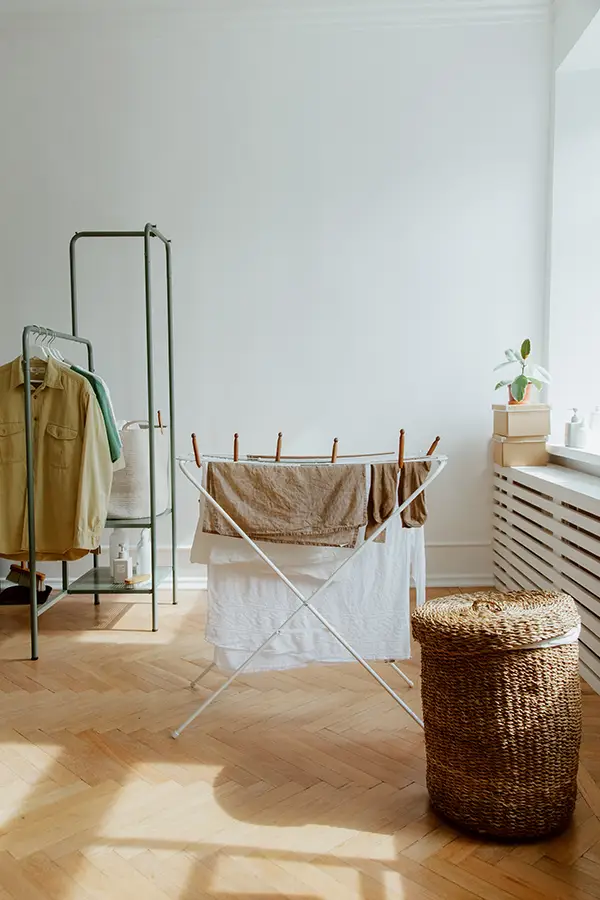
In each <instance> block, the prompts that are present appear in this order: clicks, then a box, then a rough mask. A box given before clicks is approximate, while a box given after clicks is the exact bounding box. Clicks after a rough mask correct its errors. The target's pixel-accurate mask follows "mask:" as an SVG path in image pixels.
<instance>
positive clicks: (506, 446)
mask: <svg viewBox="0 0 600 900" xmlns="http://www.w3.org/2000/svg"><path fill="white" fill-rule="evenodd" d="M492 448H493V457H494V462H495V463H496V465H497V466H506V467H509V468H510V467H511V466H547V465H548V461H549V458H550V455H549V453H548V450H547V449H546V438H545V437H534V438H529V437H527V438H507V437H501V436H498V435H494V439H493V441H492Z"/></svg>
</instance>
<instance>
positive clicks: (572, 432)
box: [565, 408, 579, 447]
mask: <svg viewBox="0 0 600 900" xmlns="http://www.w3.org/2000/svg"><path fill="white" fill-rule="evenodd" d="M578 424H579V416H578V415H577V409H576V408H573V415H572V416H571V420H570V421H569V422H567V424H566V425H565V447H575V446H576V445H575V440H576V429H577V426H578Z"/></svg>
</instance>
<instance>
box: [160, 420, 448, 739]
mask: <svg viewBox="0 0 600 900" xmlns="http://www.w3.org/2000/svg"><path fill="white" fill-rule="evenodd" d="M282 437H283V435H282V433H281V432H279V434H278V437H277V448H276V451H275V455H274V456H269V455H266V456H262V455H255V456H250V455H248V456H247V457H245V458H243V459H240V455H239V436H238V435H237V434H236V435H235V436H234V445H233V455H232V456H226V455H221V456H204V455H203V456H201V455H200V452H199V448H198V443H197V440H196V435H195V434H193V435H192V447H193V451H194V455H193V457H177V462H178V465H179V468H180V469H181V471H182V472H183V474H184V475H185V477H186V478H187V479H188V481H190V482H191V483H192V484H193V485H194V487H195V488H196V490H198V491H199V493H200V494H201V495H202V496H203V497H204V499H205V500H207V501H208V502H209V503H210V504H211V505H212V506H213V507H214V508H215V509H216V510H218V512H219V513H220V514H221V515H222V516H223V518H224V519H225V520H226V521H227V522H228V523H229V525H230V526H231V527H232V528H233V529H234V530H235V531H236V532H237V534H238V535H239V536H240V537H241V538H242V540H244V541H245V542H246V543H247V544H248V545H249V546H250V547H251V548H252V550H253V551H254V552H255V553H256V554H257V556H259V557H260V559H262V561H263V562H264V563H265V564H266V565H267V566H268V567H269V569H271V571H272V572H274V574H275V575H276V576H277V577H278V578H279V579H280V580H281V581H282V582H283V583H284V584H285V585H286V586H287V587H288V588H289V590H290V591H291V592H292V593H293V594H294V595H295V597H296V598H297V599H298V600H299V601H300V605H299V606H297V607H296V609H295V610H294V611H293V612H292V613H291V614H290V615H289V616H288V617H287V618H286V619H285V620H284V621H283V622H282V623H281V625H279V627H278V628H276V629H275V630H274V631H273V632H272V633H271V634H270V635H269V636H268V637H267V638H266V639H265V640H264V641H263V642H262V643H261V644H260V645H259V646H258V647H257V648H256V649H255V650H254V651H253V652H252V653H251V654H250V655H249V656H248V658H247V659H246V660H244V662H243V663H241V665H239V666H238V667H237V669H235V671H233V672H232V673H231V675H230V676H229V677H228V678H227V679H226V680H225V681H224V682H223V683H222V684H221V685H220V686H219V687H218V688H217V689H216V690H214V691H213V692H212V693H211V694H210V695H209V696H208V697H207V698H206V699H205V700H204V701H203V702H202V703H201V704H200V706H199V707H198V708H197V709H196V710H195V711H194V712H193V713H192V715H190V716H189V717H188V718H187V719H186V720H185V722H183V723H182V724H181V725H180V726H179V727H178V728H177V729H175V731H173V732H172V737H173V738H178V737H179V736H180V735H181V734H182V732H183V731H185V729H186V728H187V727H188V725H191V724H192V722H194V721H195V720H196V719H197V718H198V716H200V715H201V714H202V713H203V712H204V711H205V710H206V709H208V707H209V706H210V705H211V704H212V703H214V702H215V700H216V699H217V698H218V697H219V696H220V695H221V694H222V693H223V692H224V691H226V690H227V688H228V687H229V686H230V685H231V684H233V682H234V681H235V680H236V678H237V677H238V676H239V675H241V674H242V672H243V671H244V670H245V669H246V668H247V667H248V666H249V665H250V663H251V662H252V660H253V659H254V658H255V657H256V656H258V655H259V654H260V653H262V651H263V650H264V649H265V648H266V647H267V646H268V645H269V644H270V643H271V641H272V640H274V638H275V637H276V636H277V635H278V634H280V633H281V631H282V630H283V629H284V628H286V627H287V626H288V625H289V624H290V622H291V621H292V620H293V619H294V618H295V617H296V616H297V615H298V613H300V612H301V610H303V609H308V610H309V611H310V612H311V613H312V614H313V616H315V617H316V618H317V619H318V621H319V622H320V623H321V625H323V627H324V628H325V629H326V630H327V631H328V632H329V633H330V634H331V635H332V636H333V637H334V638H335V639H336V640H337V641H338V642H339V643H340V644H341V645H342V647H344V648H345V650H346V651H347V652H348V653H350V655H351V656H353V657H354V659H355V660H356V661H357V662H358V663H360V665H361V666H362V667H363V668H364V669H365V670H366V671H367V672H368V673H369V674H370V675H371V676H372V677H373V678H374V679H375V681H376V682H377V683H378V684H379V685H380V687H382V688H383V689H384V690H385V691H386V692H387V693H388V694H389V695H390V697H392V699H393V700H394V701H395V702H396V703H397V704H398V705H399V706H400V707H402V709H403V710H404V711H405V712H406V713H408V715H409V716H411V718H412V719H413V720H414V721H415V722H416V723H417V724H418V725H419V726H420V727H421V728H423V720H422V719H421V718H420V717H419V716H418V715H417V713H416V712H415V711H414V710H413V709H411V707H410V706H409V705H408V703H406V702H405V701H404V700H403V699H402V697H400V696H399V695H398V694H397V693H396V691H395V690H394V689H393V688H392V687H391V685H389V684H388V682H387V681H386V680H385V679H384V678H383V677H382V676H381V675H380V674H379V673H378V672H377V671H376V670H375V669H374V668H373V667H372V666H371V665H370V664H369V663H368V662H367V660H366V659H364V658H363V657H362V656H361V654H360V653H359V652H358V651H357V650H355V648H354V647H353V646H352V645H351V644H350V643H349V642H348V641H347V640H346V639H345V638H344V636H343V635H342V634H341V633H340V632H339V631H338V630H337V628H335V626H334V625H332V624H331V622H329V621H328V619H326V618H325V616H324V615H323V614H322V613H321V612H320V611H319V610H318V609H317V607H316V606H315V605H314V603H315V600H316V599H317V597H318V596H319V594H321V593H322V592H323V591H325V590H326V589H327V588H328V587H329V585H330V584H331V583H332V582H333V581H334V579H335V578H337V576H338V573H339V572H340V571H341V569H343V568H344V567H345V566H347V565H348V563H350V562H351V561H352V560H353V559H356V557H357V556H359V555H360V554H361V553H363V552H364V550H365V548H366V547H367V546H369V544H371V543H372V542H373V541H374V540H376V538H378V537H379V535H380V534H382V533H383V532H384V531H385V529H386V528H387V526H388V525H389V524H390V522H391V521H393V520H394V519H395V518H397V517H398V516H400V515H401V513H402V512H403V511H404V510H405V509H406V508H407V507H408V506H410V504H411V503H412V502H413V500H415V499H416V498H417V497H418V496H419V494H421V493H422V492H423V491H424V490H425V489H426V488H427V487H429V485H430V484H432V482H433V481H434V480H435V479H436V478H437V477H438V475H440V473H441V472H442V471H443V469H444V468H445V466H446V464H447V462H448V457H447V456H439V455H434V454H435V450H436V448H437V445H438V443H439V440H440V439H439V437H437V438H436V439H435V441H434V442H433V444H432V445H431V447H430V448H429V450H428V452H427V454H426V455H425V456H420V457H411V458H410V459H409V458H408V457H407V458H406V460H405V457H404V443H405V434H404V430H402V431H401V432H400V440H399V447H398V454H397V457H396V456H395V455H393V454H391V453H381V454H362V455H361V454H358V455H354V456H352V455H348V456H339V455H338V439H337V438H335V439H334V442H333V448H332V451H331V456H327V457H318V456H303V457H300V456H283V455H282ZM390 457H392V458H393V459H396V458H397V461H398V468H399V469H400V470H401V469H402V468H403V466H404V463H405V461H406V462H409V461H410V462H429V463H431V464H432V467H431V469H430V471H429V473H428V474H427V477H426V479H425V480H424V481H423V483H422V484H421V485H419V487H418V488H417V489H416V490H415V491H413V493H412V494H411V495H410V497H408V498H407V499H406V500H405V501H404V502H403V503H401V504H400V505H399V506H398V507H397V508H396V509H395V510H394V511H393V512H392V513H391V515H390V516H388V518H387V519H386V520H385V521H384V522H382V523H381V524H380V525H379V526H378V527H377V528H376V529H375V530H374V531H373V532H372V533H371V534H370V535H369V537H368V538H366V539H365V540H364V541H363V542H362V543H361V544H359V545H358V546H357V547H356V548H355V549H354V550H353V551H352V553H351V554H350V556H348V557H346V559H344V560H343V561H342V562H341V563H340V565H339V566H338V568H337V569H336V570H335V572H334V573H333V574H332V575H330V577H329V578H328V579H327V580H326V581H324V582H323V584H321V585H320V586H319V587H318V588H317V589H316V590H315V591H314V592H313V593H312V594H311V595H310V597H306V596H305V595H304V594H303V593H302V591H300V590H299V589H298V588H297V587H296V585H295V584H294V583H293V582H292V581H290V579H289V578H288V577H287V576H286V575H285V574H284V573H283V572H282V571H281V569H280V568H279V567H278V566H277V565H276V564H275V563H274V562H273V561H272V560H271V559H270V558H269V556H268V555H267V553H265V552H264V551H263V550H262V549H261V548H260V547H259V546H258V545H257V544H256V543H255V542H254V541H253V540H252V538H251V537H250V536H249V535H248V534H247V533H246V532H245V531H244V530H243V529H242V528H241V527H240V526H239V525H238V524H237V522H236V521H235V520H234V519H233V518H232V516H230V515H229V514H228V513H227V512H226V511H225V510H224V509H223V507H222V506H221V505H220V504H219V503H218V502H217V501H216V500H215V499H214V498H213V497H212V496H211V494H210V493H209V492H208V491H207V490H206V488H205V487H204V485H203V484H202V482H201V480H198V479H197V478H196V477H194V475H193V474H192V472H191V470H190V466H191V465H193V464H195V465H196V467H197V468H198V469H199V470H200V471H201V472H202V470H203V468H204V464H205V463H206V462H213V461H219V462H223V461H231V462H239V463H241V464H243V463H250V464H252V463H257V462H260V463H264V464H274V465H276V464H278V463H282V462H288V463H296V464H299V465H302V464H307V465H310V464H315V463H319V464H324V465H327V464H330V465H335V464H336V462H337V460H338V459H344V460H345V461H346V462H348V463H361V462H362V463H363V464H364V463H365V461H366V460H367V459H368V461H369V462H389V461H390ZM387 662H390V663H391V664H392V665H393V667H394V669H395V671H396V672H397V673H399V674H400V675H401V676H402V678H404V680H405V681H406V682H407V683H408V684H409V686H412V682H411V681H410V679H409V678H408V677H407V676H406V675H405V674H404V673H403V672H402V671H401V670H400V669H399V668H398V667H397V666H396V665H395V662H394V661H393V660H387ZM213 667H214V663H211V664H210V665H209V666H207V667H206V668H205V669H204V670H203V671H202V672H201V673H200V675H199V676H198V678H196V679H195V681H193V682H192V686H194V685H196V684H198V682H199V681H201V679H202V678H204V676H205V675H206V674H207V673H208V672H209V671H210V670H211V669H212V668H213Z"/></svg>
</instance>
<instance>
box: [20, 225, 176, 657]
mask: <svg viewBox="0 0 600 900" xmlns="http://www.w3.org/2000/svg"><path fill="white" fill-rule="evenodd" d="M82 238H138V239H142V240H143V243H144V294H145V317H146V369H147V398H148V423H149V426H150V427H149V428H148V441H149V457H150V516H149V517H146V518H142V519H122V518H119V519H107V521H106V526H105V527H106V528H137V529H142V528H149V529H150V546H151V552H152V583H151V586H150V587H137V586H133V587H131V588H127V589H126V591H125V592H126V593H128V594H151V598H152V631H157V630H158V596H157V591H158V588H159V586H160V584H162V583H164V582H165V581H166V580H168V579H169V578H171V579H172V585H173V603H177V497H176V486H175V388H174V382H173V305H172V279H171V242H170V241H169V240H168V238H166V237H165V236H164V235H163V234H161V232H160V231H159V230H158V229H157V227H156V225H151V224H147V225H146V226H145V227H144V229H143V230H142V231H79V232H77V233H76V234H74V235H73V237H72V238H71V242H70V245H69V261H70V266H69V271H70V282H71V327H72V332H73V333H72V334H71V335H69V334H63V333H61V332H58V331H53V330H52V329H49V328H42V327H41V326H37V325H28V326H26V328H25V329H24V330H23V363H24V380H25V439H26V443H27V455H26V460H27V515H28V533H29V547H30V551H29V568H30V577H31V584H30V593H29V602H30V628H31V658H32V659H38V618H39V617H40V616H41V615H42V614H43V613H44V612H46V610H48V609H50V607H52V606H54V604H55V603H57V602H58V601H59V600H61V599H62V598H63V597H64V596H65V595H67V594H93V595H94V602H95V603H96V604H98V603H99V602H100V595H101V594H123V593H124V589H123V587H122V586H120V585H117V584H114V583H113V582H112V578H111V573H110V570H109V569H108V568H107V567H106V568H105V567H101V566H99V565H98V557H97V556H96V555H95V554H94V555H93V568H92V569H90V570H89V571H88V572H86V573H85V574H84V575H82V576H81V577H79V578H77V579H75V580H74V581H72V582H69V572H68V563H66V562H63V563H62V590H60V591H59V592H58V593H56V594H55V595H54V596H51V597H50V598H49V599H48V600H47V601H46V602H45V603H43V604H38V597H37V585H36V581H37V579H36V543H35V508H34V506H35V504H34V503H33V502H31V499H30V498H34V496H35V494H34V458H33V427H32V422H31V375H30V370H29V362H30V351H29V337H30V335H32V334H39V335H50V336H52V337H54V338H57V339H59V340H64V341H71V342H75V343H78V344H83V345H85V347H86V348H87V352H88V367H89V369H90V371H93V367H94V354H93V347H92V343H91V341H90V340H88V339H87V338H83V337H80V336H79V333H78V325H79V316H78V312H79V310H78V297H77V272H76V245H77V243H78V242H79V241H80V240H81V239H82ZM152 238H158V240H159V241H161V242H162V244H163V246H164V248H165V267H166V307H167V368H168V380H169V384H168V393H169V418H168V421H167V423H166V424H167V426H168V428H169V468H170V472H169V476H170V507H169V508H168V509H167V510H165V511H164V512H161V514H160V515H157V511H156V471H155V461H156V453H155V434H154V427H153V425H154V416H155V409H154V344H153V337H152V284H151V269H150V245H151V240H152ZM168 516H170V519H171V565H170V566H160V567H159V565H158V552H157V539H156V526H157V521H158V519H159V518H163V517H164V518H166V517H168Z"/></svg>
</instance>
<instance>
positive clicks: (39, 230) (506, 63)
mask: <svg viewBox="0 0 600 900" xmlns="http://www.w3.org/2000/svg"><path fill="white" fill-rule="evenodd" d="M246 6H247V8H248V4H247V5H246ZM543 6H544V3H541V2H531V3H525V4H524V3H518V4H515V3H512V2H507V3H505V4H504V7H505V14H502V15H500V14H499V12H498V10H499V9H500V8H501V7H502V4H498V3H496V4H493V5H491V6H488V4H471V5H469V7H468V10H467V7H466V6H465V4H460V3H457V4H454V3H450V2H446V0H445V2H444V3H433V4H431V5H428V9H429V11H430V13H431V15H432V21H431V22H430V23H428V22H427V21H426V20H424V19H423V17H422V15H421V13H420V12H418V10H417V8H416V6H415V5H414V4H411V3H408V2H406V3H404V2H398V3H397V4H389V3H388V4H380V3H376V2H372V3H367V2H365V3H364V5H363V6H362V7H361V6H359V7H357V6H356V5H353V4H345V3H341V2H338V3H335V4H330V7H329V9H328V10H327V12H322V13H320V12H319V9H320V7H319V6H315V5H314V4H310V10H311V13H310V15H308V14H306V15H305V13H306V10H307V9H308V6H306V5H303V4H302V2H301V0H293V2H288V3H286V5H285V9H284V8H283V7H281V9H282V11H281V14H276V13H275V11H274V9H275V7H274V6H273V5H272V4H264V3H261V4H259V3H258V2H257V4H256V9H258V8H259V7H260V9H261V12H260V14H259V13H257V14H256V16H254V15H252V10H253V9H254V7H253V6H252V5H251V4H250V6H249V8H250V12H249V13H248V14H247V15H244V16H242V15H241V14H239V15H228V14H223V15H221V14H218V13H217V12H215V10H216V6H215V5H214V4H211V6H210V9H211V10H212V12H211V13H210V14H207V15H200V14H198V15H195V14H188V13H184V12H177V13H174V14H170V15H163V14H158V13H157V14H148V15H144V16H142V15H140V14H137V15H135V16H131V17H130V16H127V15H117V14H110V15H103V16H95V15H92V14H87V15H81V16H69V15H66V16H53V17H46V18H45V17H41V18H36V17H35V16H33V17H31V18H26V17H23V18H20V17H12V16H7V17H5V18H4V19H2V18H1V17H0V83H1V84H2V85H3V91H2V94H1V95H0V103H1V104H2V106H1V108H0V112H1V121H2V140H1V141H0V170H1V171H2V173H3V176H2V178H1V179H0V209H1V210H2V215H1V216H0V238H1V241H0V272H1V273H2V318H1V320H0V321H1V326H0V358H1V359H10V358H12V357H14V356H15V355H16V354H17V353H18V350H19V334H20V330H21V328H22V326H23V325H24V324H25V323H27V322H40V323H42V324H47V325H49V326H53V327H55V328H63V329H67V328H68V327H69V297H68V266H67V244H68V240H69V237H70V235H71V234H72V233H73V232H74V231H76V230H83V229H88V228H98V229H107V228H108V229H113V228H114V229H120V228H138V227H140V226H142V225H143V223H144V222H145V221H147V220H150V221H153V222H156V223H157V224H158V226H159V227H160V228H161V229H162V230H163V231H164V232H165V233H166V234H167V235H169V236H171V238H172V240H173V253H174V265H175V285H174V288H175V301H176V339H177V371H176V376H177V398H178V411H179V423H178V446H179V448H180V450H181V451H183V452H187V450H188V448H189V433H190V432H191V431H192V430H195V431H196V432H197V433H198V435H199V436H200V439H201V445H202V447H204V448H209V449H210V450H213V451H220V450H225V449H228V448H229V447H230V445H231V435H232V434H233V432H234V431H236V430H237V431H239V432H240V434H241V438H242V449H243V450H252V449H253V450H260V451H264V450H265V449H269V448H270V447H272V446H274V443H275V436H276V433H277V431H278V430H279V429H281V430H283V431H284V433H285V447H286V449H287V450H294V451H297V452H302V451H308V452H315V451H319V450H323V451H327V449H328V448H329V447H330V445H331V440H332V438H333V437H334V435H337V436H338V437H339V439H340V448H341V452H344V451H348V450H350V451H356V452H359V451H369V450H380V449H386V448H392V447H394V445H395V443H396V439H397V432H398V429H399V428H400V427H401V426H403V427H404V428H406V430H407V436H408V449H409V450H410V451H419V450H422V449H423V448H425V447H426V446H427V445H428V443H429V442H430V440H431V439H432V438H433V436H434V435H435V434H436V433H440V434H441V435H442V437H443V443H442V447H441V449H443V450H444V451H445V452H447V453H448V454H449V455H450V457H451V465H450V467H449V469H448V470H447V473H446V474H445V475H444V476H442V478H441V479H440V481H439V482H437V483H436V485H435V487H434V488H432V491H431V496H430V501H431V510H432V515H431V518H430V525H429V528H428V539H429V542H430V544H431V549H430V571H431V573H432V575H433V577H434V578H437V579H438V580H440V581H446V582H448V581H450V580H452V579H455V580H457V581H458V582H461V581H462V582H464V581H465V579H472V580H473V581H478V580H480V579H483V578H486V576H488V575H489V572H490V561H489V547H488V546H485V545H486V544H488V542H489V534H490V508H489V505H490V504H489V497H490V480H489V463H488V452H489V450H488V442H489V435H490V431H491V413H490V403H491V402H492V400H493V399H494V396H493V394H492V392H491V385H493V375H492V374H491V368H492V366H493V365H494V364H495V363H496V362H497V361H500V358H501V355H502V351H503V349H504V348H505V347H506V346H509V345H512V344H514V343H516V342H517V341H520V340H521V339H522V338H523V337H525V336H526V335H529V336H530V337H531V338H532V339H533V340H534V343H535V342H536V340H538V339H539V337H540V333H541V319H542V303H543V280H544V213H545V184H546V172H547V136H548V97H549V74H550V68H551V39H550V27H549V25H548V22H547V18H546V17H545V16H544V15H543ZM233 7H235V4H233V6H232V4H227V8H228V9H229V11H230V13H231V10H232V8H233ZM334 7H335V13H336V14H335V15H333V13H332V9H333V8H334ZM237 8H238V13H239V9H240V8H239V6H238V7H237ZM357 9H358V10H359V11H360V15H359V14H358V13H357ZM265 10H266V11H265ZM269 10H271V12H269ZM2 22H4V28H2ZM6 86H9V90H8V91H7V90H6ZM80 247H81V303H82V313H81V324H80V327H81V331H82V333H84V334H87V335H90V336H91V337H93V338H94V340H95V343H96V347H97V364H98V368H99V370H100V371H101V372H102V373H103V374H105V375H106V377H107V379H108V380H109V381H110V383H111V386H112V388H113V393H114V396H115V401H116V405H117V412H118V414H119V415H121V416H123V417H135V418H137V417H139V416H140V415H143V414H144V405H143V403H144V399H143V398H144V392H143V385H144V381H143V379H144V375H143V369H142V368H141V365H140V364H141V359H142V352H143V333H142V330H141V324H140V310H141V303H142V293H141V287H142V277H141V276H142V268H141V260H142V258H141V248H140V247H139V246H121V245H117V244H111V245H109V246H102V247H96V246H94V247H91V246H88V247H84V245H83V244H81V245H80ZM159 296H160V295H159V291H158V290H157V292H156V298H157V301H158V299H159ZM157 328H158V332H157V336H158V342H159V345H160V347H159V349H160V352H161V354H162V355H163V357H164V332H161V330H160V328H159V327H158V325H157ZM159 401H160V405H161V406H162V408H163V409H164V408H165V407H166V399H165V392H164V391H163V390H162V389H161V390H159ZM188 487H189V486H188V485H187V484H184V483H182V484H181V487H180V494H181V498H182V501H183V502H182V516H181V526H182V527H181V542H182V544H186V543H189V541H190V539H191V534H192V530H193V526H194V521H195V502H194V498H193V496H192V492H191V489H190V490H188Z"/></svg>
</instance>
